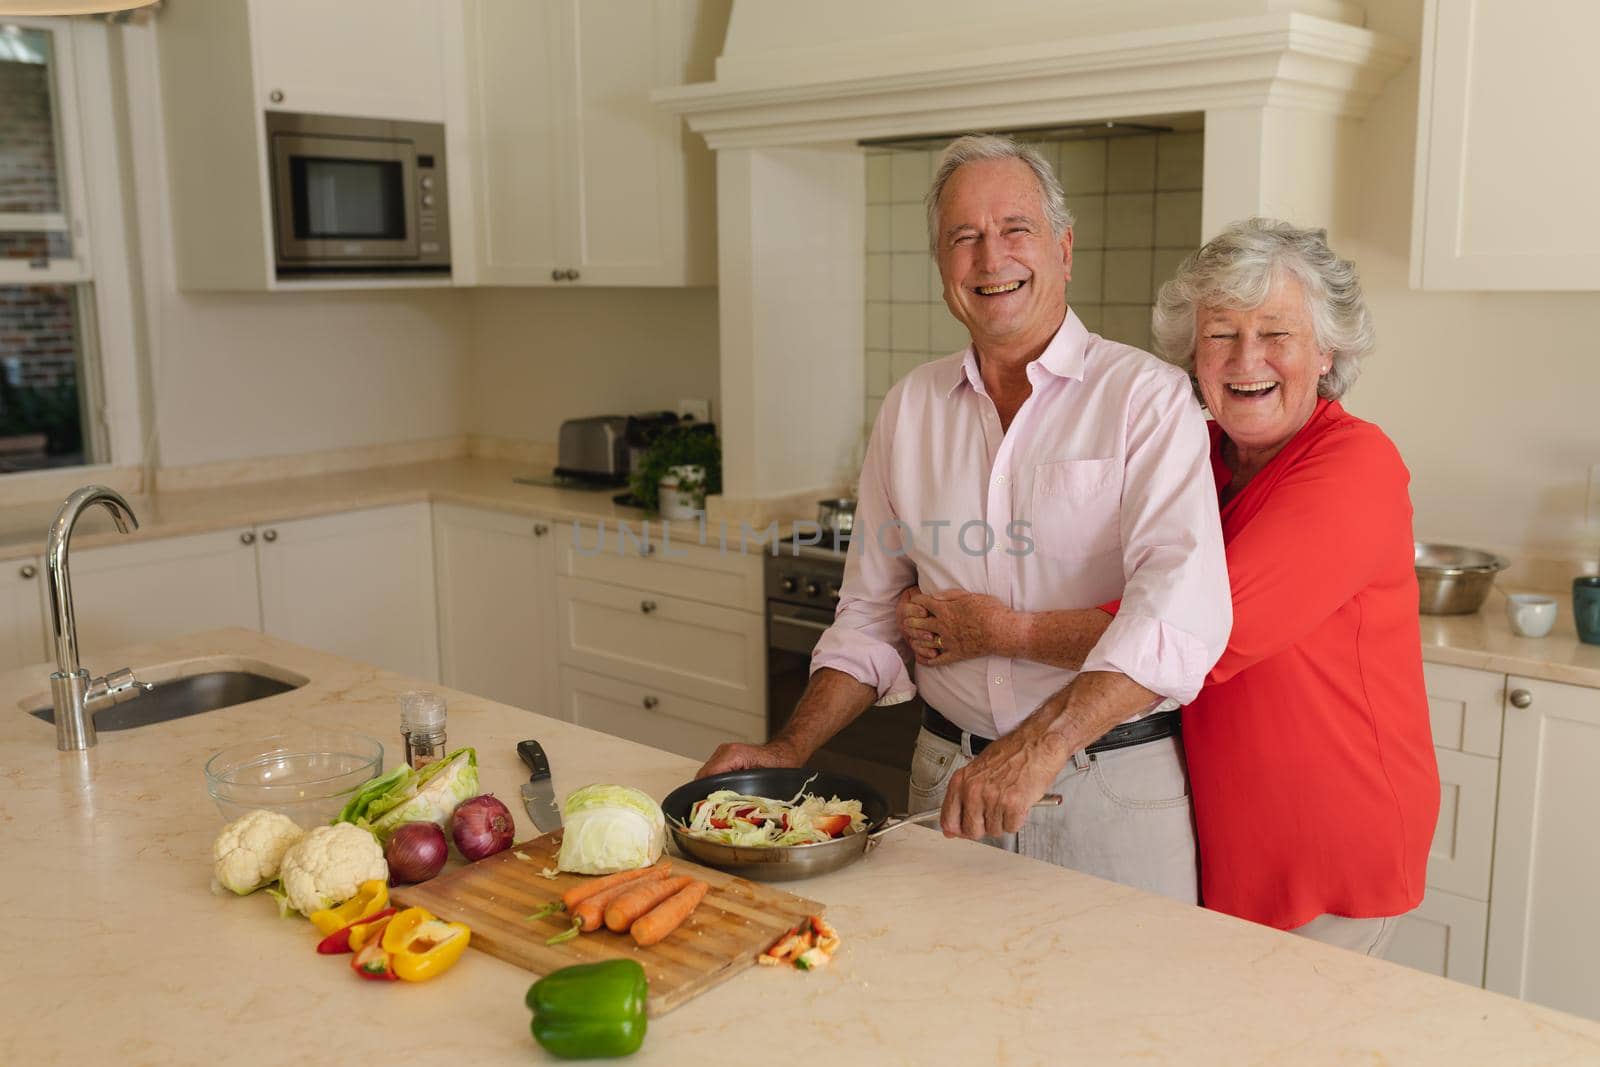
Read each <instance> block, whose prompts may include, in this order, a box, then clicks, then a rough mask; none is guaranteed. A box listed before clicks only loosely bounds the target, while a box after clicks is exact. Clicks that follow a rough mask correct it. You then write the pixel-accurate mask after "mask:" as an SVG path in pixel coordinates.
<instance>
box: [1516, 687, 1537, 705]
mask: <svg viewBox="0 0 1600 1067" xmlns="http://www.w3.org/2000/svg"><path fill="white" fill-rule="evenodd" d="M1532 704H1533V694H1532V693H1530V692H1528V691H1527V690H1526V689H1513V690H1512V691H1511V706H1512V707H1514V708H1526V707H1530V706H1532Z"/></svg>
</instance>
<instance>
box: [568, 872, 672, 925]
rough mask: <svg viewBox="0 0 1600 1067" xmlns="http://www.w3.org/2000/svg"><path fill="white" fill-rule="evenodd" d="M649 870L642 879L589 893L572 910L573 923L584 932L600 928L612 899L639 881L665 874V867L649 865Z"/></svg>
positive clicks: (654, 878)
mask: <svg viewBox="0 0 1600 1067" xmlns="http://www.w3.org/2000/svg"><path fill="white" fill-rule="evenodd" d="M650 872H651V873H649V874H647V875H645V877H644V878H643V879H635V880H634V881H632V882H619V883H618V884H616V885H613V886H612V887H611V888H610V889H602V890H600V892H598V893H591V894H590V895H589V896H588V897H587V898H585V899H584V900H583V902H582V903H580V904H579V905H578V906H577V907H576V908H574V909H573V910H572V922H573V925H574V926H576V927H578V929H580V930H582V931H583V932H584V933H586V934H587V933H590V932H591V931H594V930H598V929H600V924H601V922H602V921H603V920H604V919H605V914H606V908H607V907H608V906H610V904H611V902H612V901H613V900H616V899H617V898H618V897H620V896H621V895H622V894H624V893H626V892H627V891H628V890H630V889H637V888H638V883H639V882H640V881H646V882H654V881H658V880H659V879H662V878H665V877H666V876H667V868H666V867H661V866H658V867H651V868H650Z"/></svg>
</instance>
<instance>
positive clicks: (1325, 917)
mask: <svg viewBox="0 0 1600 1067" xmlns="http://www.w3.org/2000/svg"><path fill="white" fill-rule="evenodd" d="M1154 331H1155V338H1156V346H1157V350H1158V351H1159V352H1160V353H1161V354H1162V355H1163V356H1164V357H1165V358H1166V359H1168V360H1169V361H1171V362H1173V363H1175V364H1177V365H1178V366H1180V367H1183V368H1184V369H1185V370H1187V371H1189V373H1190V376H1191V377H1192V378H1193V380H1194V383H1195V390H1196V392H1197V394H1198V395H1199V398H1200V401H1201V403H1202V404H1203V405H1204V406H1205V407H1206V409H1207V410H1209V412H1210V413H1211V415H1212V417H1213V418H1214V420H1215V421H1214V422H1213V423H1212V424H1211V444H1212V448H1211V467H1212V473H1213V474H1214V476H1215V478H1216V484H1217V493H1218V496H1219V498H1220V501H1221V516H1222V530H1223V540H1224V542H1225V543H1226V545H1227V557H1228V575H1229V584H1230V587H1231V589H1232V593H1233V618H1234V623H1233V633H1232V636H1231V637H1230V638H1229V641H1228V647H1227V651H1226V652H1224V653H1223V655H1222V659H1221V660H1220V661H1219V662H1218V663H1217V665H1216V666H1215V667H1214V668H1213V669H1212V670H1211V673H1210V674H1209V675H1208V676H1207V679H1206V685H1205V687H1204V689H1202V691H1201V692H1200V695H1199V696H1198V697H1197V698H1196V699H1195V701H1194V702H1193V703H1192V704H1190V705H1189V706H1188V707H1186V708H1185V709H1184V711H1183V738H1184V747H1185V750H1186V752H1187V755H1188V762H1189V775H1190V786H1191V790H1192V795H1193V798H1194V812H1195V822H1196V831H1197V838H1198V842H1199V853H1200V885H1201V897H1202V902H1203V903H1204V904H1205V906H1207V907H1209V908H1213V909H1215V910H1218V911H1224V912H1228V913H1229V914H1232V915H1237V916H1240V917H1242V918H1246V919H1251V920H1254V921H1255V922H1259V923H1265V924H1267V925H1270V926H1276V927H1278V928H1280V929H1285V930H1292V931H1295V932H1297V933H1301V934H1305V935H1307V936H1310V937H1314V938H1317V939H1318V940H1323V941H1327V942H1330V943H1333V944H1338V945H1343V946H1345V947H1347V948H1351V949H1355V950H1356V951H1361V952H1366V953H1369V954H1375V955H1377V954H1381V953H1382V952H1383V950H1384V949H1385V948H1386V947H1387V945H1388V942H1389V940H1390V939H1391V938H1392V936H1393V933H1394V924H1395V918H1396V917H1397V916H1399V915H1401V914H1403V913H1404V912H1407V911H1409V910H1410V909H1412V908H1414V907H1416V906H1417V904H1418V903H1419V902H1420V901H1421V900H1422V894H1423V879H1424V875H1425V872H1426V868H1427V860H1428V846H1429V843H1430V842H1431V840H1432V837H1433V829H1434V823H1435V821H1436V820H1437V818H1438V811H1439V777H1438V769H1437V766H1436V764H1435V762H1434V755H1433V742H1432V737H1431V735H1430V730H1429V725H1428V707H1427V701H1426V698H1425V696H1424V693H1423V682H1422V648H1421V639H1420V635H1419V628H1418V619H1417V582H1416V576H1415V572H1414V571H1413V569H1412V534H1411V502H1410V498H1409V496H1408V494H1407V490H1406V486H1407V483H1408V481H1409V475H1408V474H1407V472H1406V468H1405V466H1404V464H1403V463H1402V462H1401V460H1400V456H1399V453H1398V452H1397V451H1396V450H1395V447H1394V445H1393V444H1392V443H1391V442H1390V441H1389V439H1388V438H1387V437H1385V436H1384V434H1383V432H1382V431H1381V430H1379V429H1378V428H1377V427H1376V426H1374V425H1372V424H1371V423H1368V422H1363V421H1362V420H1360V419H1357V418H1355V417H1354V416H1352V415H1350V414H1349V413H1348V412H1346V411H1345V410H1344V408H1343V407H1342V406H1341V405H1340V403H1339V398H1340V397H1341V396H1343V395H1344V392H1345V391H1346V390H1347V389H1348V388H1349V387H1350V385H1351V383H1353V382H1354V381H1355V379H1356V375H1357V373H1358V371H1359V369H1360V361H1361V359H1362V358H1363V357H1364V356H1365V355H1366V354H1367V353H1368V352H1369V351H1370V350H1371V349H1372V347H1373V331H1372V323H1371V318H1370V316H1369V314H1368V312H1367V308H1366V304H1365V301H1364V299H1363V297H1362V293H1361V287H1360V284H1359V282H1358V281H1357V279H1356V272H1355V269H1354V268H1353V267H1352V265H1351V264H1350V263H1349V262H1347V261H1345V260H1341V259H1339V258H1338V257H1337V256H1336V255H1335V254H1334V253H1333V251H1332V250H1331V249H1330V248H1329V247H1328V245H1327V243H1326V240H1325V237H1324V234H1323V233H1322V231H1317V230H1301V229H1296V228H1295V227H1293V226H1290V225H1288V224H1287V223H1283V222H1277V221H1272V220H1268V219H1251V220H1249V221H1247V222H1242V223H1236V224H1235V225H1233V226H1231V227H1229V228H1228V229H1227V230H1226V231H1225V232H1223V233H1222V234H1221V235H1220V236H1218V237H1217V238H1216V239H1215V240H1212V241H1211V242H1209V243H1208V244H1206V246H1205V247H1203V248H1201V249H1200V250H1199V251H1198V252H1196V253H1194V254H1193V255H1191V256H1189V258H1188V259H1186V260H1185V261H1184V263H1183V265H1182V266H1181V267H1180V268H1179V270H1178V274H1177V277H1175V278H1174V279H1173V280H1172V281H1170V282H1168V283H1167V284H1166V285H1164V286H1163V287H1162V289H1161V293H1160V295H1159V297H1158V299H1157V303H1156V307H1155V311H1154ZM1115 607H1116V605H1114V604H1113V605H1106V606H1105V607H1104V608H1101V609H1088V610H1081V611H1060V612H1046V613H1042V614H1033V615H1028V616H1023V615H1019V614H1017V613H1013V612H1010V611H1008V610H1007V609H1006V608H1005V607H1004V606H1003V605H1001V604H1000V603H999V602H998V601H996V600H995V599H994V598H992V597H985V596H979V595H973V594H967V593H962V592H959V591H947V592H940V593H933V594H931V595H929V594H927V593H912V592H908V594H907V596H906V597H905V599H904V600H903V601H902V607H901V624H902V627H903V628H904V629H905V631H906V635H907V637H908V638H909V639H910V640H911V642H912V647H913V650H914V651H915V652H916V654H917V658H918V660H919V661H920V662H922V663H924V664H927V665H929V666H938V665H940V664H944V663H950V662H953V661H955V660H958V659H962V658H966V657H967V656H972V655H984V654H991V653H993V652H995V651H998V650H1004V651H1000V654H1008V655H1017V656H1022V657H1024V658H1033V659H1040V660H1043V661H1044V662H1052V663H1057V664H1060V665H1062V666H1069V667H1070V666H1073V665H1075V664H1077V663H1081V662H1082V658H1083V656H1084V655H1085V654H1086V653H1087V652H1088V650H1089V649H1090V648H1091V647H1092V646H1093V644H1094V641H1095V640H1096V639H1097V638H1098V636H1099V634H1100V633H1101V632H1102V631H1103V630H1104V629H1105V626H1106V625H1107V624H1108V623H1109V621H1110V618H1111V615H1110V614H1108V612H1112V611H1114V610H1115Z"/></svg>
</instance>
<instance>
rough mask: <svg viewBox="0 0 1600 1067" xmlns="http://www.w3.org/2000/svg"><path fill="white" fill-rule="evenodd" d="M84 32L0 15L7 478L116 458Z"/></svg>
mask: <svg viewBox="0 0 1600 1067" xmlns="http://www.w3.org/2000/svg"><path fill="white" fill-rule="evenodd" d="M100 32H102V33H103V30H100ZM73 36H74V34H73V31H72V29H71V26H70V24H69V23H68V22H67V21H66V20H46V19H29V20H7V19H0V474H7V473H14V472H18V471H27V470H39V469H43V468H49V467H63V466H82V465H88V464H96V463H104V462H108V461H109V460H110V456H109V454H108V449H107V442H106V434H105V428H104V425H103V422H102V420H101V418H100V417H99V413H100V410H101V407H102V405H101V401H100V396H101V384H100V378H99V372H98V353H97V351H96V346H95V343H94V341H95V337H96V335H97V331H96V328H95V327H96V322H97V312H96V302H95V292H94V283H95V278H94V274H93V268H92V258H91V256H90V250H89V235H88V226H87V221H88V212H87V211H86V210H85V204H86V194H85V188H84V179H85V169H84V166H83V146H82V144H81V141H80V137H81V134H80V122H79V114H78V103H77V89H76V85H75V81H74V77H73V58H72V57H73V43H74V42H73ZM112 151H114V147H113V148H112ZM113 168H114V159H113ZM119 236H120V235H119Z"/></svg>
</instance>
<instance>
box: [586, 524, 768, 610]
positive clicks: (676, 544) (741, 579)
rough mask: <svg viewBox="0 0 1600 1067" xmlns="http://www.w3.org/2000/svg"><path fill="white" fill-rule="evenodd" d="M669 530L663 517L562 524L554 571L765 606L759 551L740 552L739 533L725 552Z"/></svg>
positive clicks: (728, 604) (731, 604)
mask: <svg viewBox="0 0 1600 1067" xmlns="http://www.w3.org/2000/svg"><path fill="white" fill-rule="evenodd" d="M666 530H667V527H666V526H665V525H663V524H662V523H659V522H652V523H629V522H624V523H617V522H611V521H607V522H603V523H598V524H597V523H583V522H577V521H572V522H563V523H558V524H557V525H556V572H557V573H558V574H560V575H561V576H563V577H565V578H582V579H585V580H587V581H592V582H608V583H610V584H612V585H625V586H627V587H629V588H630V589H639V590H645V591H648V592H651V593H665V594H666V595H668V596H676V597H682V598H684V599H685V600H698V601H700V602H701V603H704V604H716V605H717V606H719V607H724V608H737V609H739V610H741V611H753V612H760V611H762V610H763V609H764V607H765V597H764V594H763V592H762V589H761V559H762V557H761V554H760V553H759V551H751V552H749V553H745V552H741V551H740V550H739V543H738V539H737V538H733V539H732V543H731V544H730V545H729V546H728V549H727V551H725V552H724V551H723V550H722V549H721V548H719V547H718V545H717V544H716V543H715V542H713V543H712V544H710V545H700V544H697V543H695V542H693V541H689V542H688V543H684V542H683V541H682V540H680V539H679V538H668V537H667V536H666ZM680 537H681V535H680Z"/></svg>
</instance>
